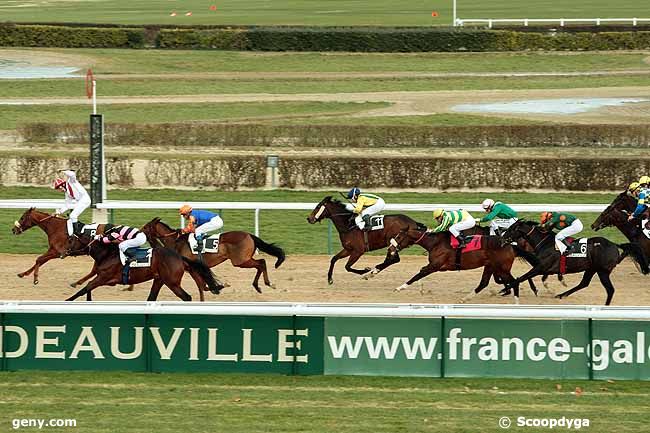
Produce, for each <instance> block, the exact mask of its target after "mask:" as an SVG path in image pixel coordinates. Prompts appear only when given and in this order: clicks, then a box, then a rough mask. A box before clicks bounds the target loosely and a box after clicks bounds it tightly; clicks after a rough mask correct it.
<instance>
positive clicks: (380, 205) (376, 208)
mask: <svg viewBox="0 0 650 433" xmlns="http://www.w3.org/2000/svg"><path fill="white" fill-rule="evenodd" d="M385 207H386V202H385V201H384V199H383V198H380V199H379V200H377V203H375V204H373V205H372V206H368V207H367V208H365V209H364V210H362V211H361V213H360V214H359V215H357V217H356V218H355V219H354V222H355V224H356V225H357V227H359V228H360V229H363V226H364V222H363V217H364V216H365V215H369V216H373V215H375V214H378V213H379V212H381V211H382V210H384V208H385Z"/></svg>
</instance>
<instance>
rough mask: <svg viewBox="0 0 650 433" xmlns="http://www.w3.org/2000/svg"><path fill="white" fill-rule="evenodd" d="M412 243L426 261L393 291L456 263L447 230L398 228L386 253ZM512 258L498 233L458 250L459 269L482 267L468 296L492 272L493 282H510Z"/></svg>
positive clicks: (485, 282)
mask: <svg viewBox="0 0 650 433" xmlns="http://www.w3.org/2000/svg"><path fill="white" fill-rule="evenodd" d="M414 244H415V245H419V246H421V247H422V248H424V249H425V250H426V251H428V252H429V263H428V264H427V265H426V266H424V267H423V268H422V269H420V272H418V273H417V274H416V275H414V276H413V277H412V278H411V279H410V280H408V281H407V282H406V283H404V284H402V285H401V286H399V287H398V288H396V289H395V291H397V292H399V291H401V290H403V289H406V288H407V287H408V286H410V285H411V284H413V283H414V282H416V281H418V280H420V279H422V278H424V277H426V276H427V275H430V274H432V273H434V272H444V271H455V270H458V269H457V264H456V261H457V252H458V250H457V249H456V248H452V246H451V234H450V233H449V232H442V233H428V232H427V231H426V230H421V229H415V230H402V231H400V233H398V234H397V235H396V236H395V238H394V239H393V240H392V242H391V246H390V247H389V248H388V253H389V254H396V253H397V251H400V250H402V249H404V248H407V247H408V246H410V245H414ZM522 254H524V253H522ZM514 260H515V251H514V249H513V246H512V245H510V244H507V243H506V244H504V242H503V239H501V238H500V237H499V236H483V239H482V244H481V248H480V249H477V250H475V251H468V252H464V253H462V254H461V259H460V270H465V269H476V268H481V267H484V268H485V270H484V272H483V278H481V282H480V283H479V285H478V286H477V287H476V289H474V291H473V292H472V295H471V296H473V295H475V294H478V293H479V292H480V291H481V290H483V289H484V288H485V287H487V285H488V283H489V282H490V277H491V276H492V275H494V278H495V281H497V282H499V283H500V284H508V283H513V282H514V281H515V278H514V277H513V276H512V273H511V272H510V270H511V269H512V263H513V262H514ZM531 260H533V259H532V258H531ZM513 288H514V292H515V293H514V295H515V302H517V303H519V287H518V286H516V285H515V286H514V287H513ZM467 299H468V298H465V299H464V300H467Z"/></svg>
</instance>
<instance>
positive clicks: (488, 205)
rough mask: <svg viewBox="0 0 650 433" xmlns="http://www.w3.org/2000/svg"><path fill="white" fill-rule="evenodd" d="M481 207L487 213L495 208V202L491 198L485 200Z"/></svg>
mask: <svg viewBox="0 0 650 433" xmlns="http://www.w3.org/2000/svg"><path fill="white" fill-rule="evenodd" d="M481 206H482V207H483V209H484V210H486V211H487V210H489V209H492V206H494V200H492V199H491V198H486V199H485V200H483V203H481Z"/></svg>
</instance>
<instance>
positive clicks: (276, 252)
mask: <svg viewBox="0 0 650 433" xmlns="http://www.w3.org/2000/svg"><path fill="white" fill-rule="evenodd" d="M251 237H252V238H253V242H255V248H257V249H258V250H260V251H262V252H265V253H266V254H270V255H272V256H273V257H277V258H278V259H277V260H276V261H275V269H277V268H279V267H280V265H281V264H282V263H283V262H284V260H285V258H286V256H285V255H284V250H283V249H282V248H280V247H279V246H277V245H275V244H267V243H266V242H264V241H263V240H262V239H260V238H258V237H257V236H254V235H251Z"/></svg>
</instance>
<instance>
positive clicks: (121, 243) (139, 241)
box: [95, 224, 147, 264]
mask: <svg viewBox="0 0 650 433" xmlns="http://www.w3.org/2000/svg"><path fill="white" fill-rule="evenodd" d="M95 240H98V241H100V242H103V243H105V244H115V243H116V244H118V245H117V247H118V248H119V250H120V260H122V261H123V262H124V264H127V263H130V262H131V261H133V259H135V257H133V256H131V255H130V254H129V253H127V250H128V249H129V248H137V247H141V246H142V245H144V244H145V243H146V242H147V236H146V235H145V234H144V233H142V232H141V231H140V230H138V229H136V228H135V227H129V226H111V225H110V224H106V226H105V228H104V234H103V235H95Z"/></svg>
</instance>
